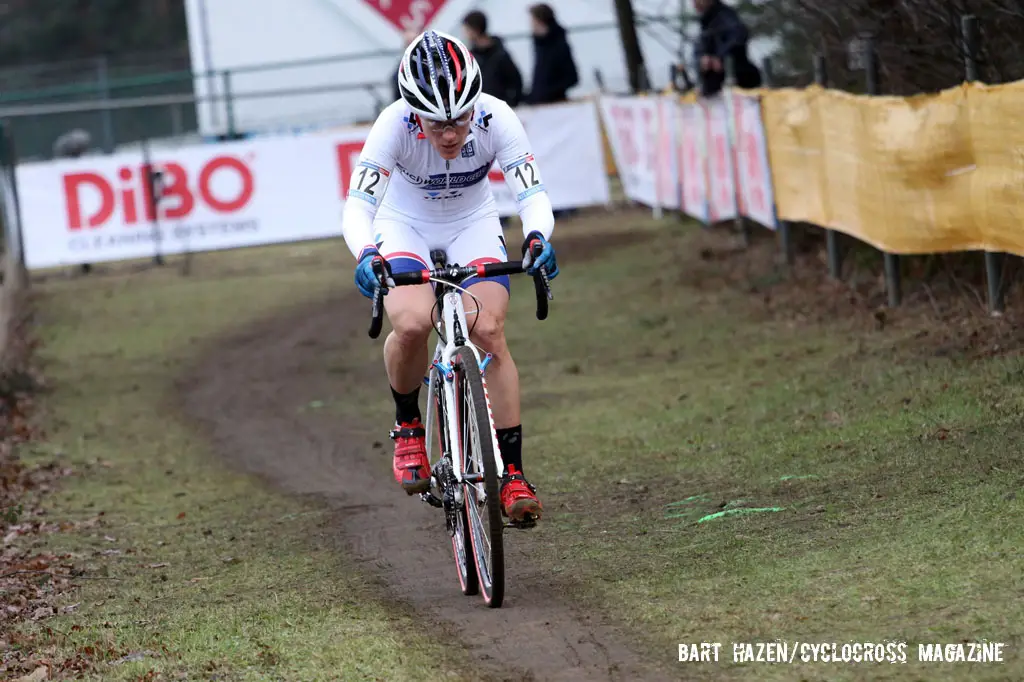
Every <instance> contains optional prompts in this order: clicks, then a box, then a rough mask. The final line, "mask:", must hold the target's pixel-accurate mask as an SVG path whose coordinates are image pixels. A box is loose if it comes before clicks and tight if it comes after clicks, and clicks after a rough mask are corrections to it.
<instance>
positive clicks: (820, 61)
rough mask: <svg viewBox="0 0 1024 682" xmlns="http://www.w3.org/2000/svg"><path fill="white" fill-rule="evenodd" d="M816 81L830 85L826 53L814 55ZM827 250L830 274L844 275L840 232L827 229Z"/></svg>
mask: <svg viewBox="0 0 1024 682" xmlns="http://www.w3.org/2000/svg"><path fill="white" fill-rule="evenodd" d="M814 82H815V83H817V84H818V85H820V86H821V87H823V88H827V87H828V63H827V62H826V61H825V55H823V54H820V53H819V54H815V55H814ZM825 252H826V254H827V255H828V274H829V276H830V277H832V278H833V279H841V278H842V276H843V252H842V251H841V250H840V248H839V233H838V232H836V231H835V230H829V229H826V230H825Z"/></svg>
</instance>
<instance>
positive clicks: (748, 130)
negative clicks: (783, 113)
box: [733, 94, 777, 230]
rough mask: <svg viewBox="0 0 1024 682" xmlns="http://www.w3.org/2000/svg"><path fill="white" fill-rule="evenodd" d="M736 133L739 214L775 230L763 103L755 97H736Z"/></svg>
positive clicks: (736, 95) (773, 198) (773, 196)
mask: <svg viewBox="0 0 1024 682" xmlns="http://www.w3.org/2000/svg"><path fill="white" fill-rule="evenodd" d="M733 116H734V120H735V122H736V123H735V130H736V150H735V151H736V166H737V169H738V171H739V172H738V177H739V181H740V195H739V204H740V213H741V214H742V215H745V216H747V217H748V218H750V219H751V220H754V221H756V222H758V223H760V224H762V225H764V226H765V227H768V228H770V229H773V230H774V229H776V227H777V221H776V218H775V194H774V192H773V190H772V174H771V169H770V168H769V166H768V145H767V144H766V141H765V134H764V121H763V119H762V118H761V102H760V100H758V98H757V97H756V96H753V95H741V94H734V95H733Z"/></svg>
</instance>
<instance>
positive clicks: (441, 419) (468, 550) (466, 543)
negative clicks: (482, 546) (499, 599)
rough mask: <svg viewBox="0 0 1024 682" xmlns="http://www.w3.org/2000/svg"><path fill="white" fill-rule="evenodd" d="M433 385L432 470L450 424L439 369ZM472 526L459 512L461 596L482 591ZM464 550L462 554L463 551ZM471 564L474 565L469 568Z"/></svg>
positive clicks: (456, 538)
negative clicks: (446, 414)
mask: <svg viewBox="0 0 1024 682" xmlns="http://www.w3.org/2000/svg"><path fill="white" fill-rule="evenodd" d="M429 376H430V383H429V384H428V386H429V387H430V388H431V389H433V390H431V391H430V393H429V395H428V396H427V418H426V425H427V456H428V458H430V455H431V454H432V453H431V450H432V449H433V444H435V443H436V444H437V457H436V458H430V459H431V462H430V466H431V468H432V469H433V468H434V467H435V466H436V465H437V463H438V462H440V461H441V457H442V454H443V453H444V443H445V433H444V432H445V429H446V428H447V425H448V420H447V417H446V416H445V411H444V408H443V407H442V403H443V401H444V393H443V391H444V379H443V377H441V375H440V373H438V371H437V369H435V368H431V370H430V375H429ZM438 492H439V493H441V494H442V496H443V494H444V488H443V484H442V483H441V482H440V481H439V482H438ZM468 529H469V524H468V521H467V519H466V510H465V509H460V510H459V511H458V516H457V520H456V532H455V534H453V535H452V536H451V541H452V558H453V559H455V571H456V575H458V577H459V588H460V589H461V590H462V594H464V595H466V596H473V595H475V594H478V593H479V592H480V583H479V581H478V579H477V574H476V562H475V560H474V559H473V558H472V557H473V543H472V540H470V537H469V533H468ZM460 550H461V551H460ZM470 561H473V564H472V565H470Z"/></svg>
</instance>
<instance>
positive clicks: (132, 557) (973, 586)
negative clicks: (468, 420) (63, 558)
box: [40, 214, 1024, 680]
mask: <svg viewBox="0 0 1024 682" xmlns="http://www.w3.org/2000/svg"><path fill="white" fill-rule="evenodd" d="M628 225H632V226H633V229H634V231H635V239H633V240H631V241H630V242H628V244H627V245H625V246H622V247H620V248H618V249H616V251H615V252H614V253H607V254H604V255H603V256H600V257H597V258H595V259H593V260H586V261H584V260H578V261H574V259H573V257H572V255H571V254H568V255H566V257H564V258H563V259H560V265H561V266H562V271H563V274H562V276H561V277H559V278H558V279H557V280H556V281H555V293H556V299H555V301H554V303H553V304H552V309H551V316H550V318H549V319H548V320H547V321H545V322H543V323H539V322H537V321H536V320H535V319H533V311H532V306H533V301H532V295H530V294H529V292H528V287H526V286H521V287H519V288H518V289H517V292H521V293H517V294H516V296H514V298H513V310H512V314H511V320H510V323H509V325H508V327H507V333H508V336H509V340H510V344H511V347H512V351H513V353H514V354H515V357H516V359H517V361H518V364H519V367H520V374H521V377H522V385H523V403H524V424H525V447H526V450H525V452H526V455H525V466H526V469H527V473H528V475H529V476H530V477H531V479H532V480H533V481H534V482H535V483H537V484H538V485H539V487H540V493H541V496H542V500H543V501H544V502H545V504H546V509H547V512H548V513H547V518H546V519H545V521H544V522H543V526H542V527H541V528H538V529H537V530H536V531H532V533H533V534H532V536H531V540H530V541H531V542H533V543H535V545H536V548H537V558H538V561H540V562H543V564H544V565H547V566H549V567H550V570H551V571H552V572H554V573H561V574H564V575H565V577H566V579H567V584H571V585H572V588H571V592H570V593H569V595H568V596H569V597H571V598H573V599H575V600H578V601H579V602H580V603H582V604H584V605H586V606H588V607H590V608H593V609H599V610H601V611H605V612H607V613H609V614H613V617H615V618H618V619H621V620H622V621H624V622H626V623H627V624H628V625H630V626H631V627H632V628H633V629H634V630H635V632H636V633H637V636H638V637H640V638H642V640H643V641H644V643H645V646H646V647H647V648H648V650H649V652H650V655H651V656H653V657H657V658H658V659H660V660H663V661H674V660H675V658H676V652H677V645H678V644H679V643H682V642H691V641H695V642H702V641H707V642H714V641H718V642H723V643H730V642H752V641H766V640H774V639H782V640H786V641H789V642H791V643H792V642H796V641H801V642H832V641H835V642H838V643H839V644H843V643H845V642H847V641H849V640H857V641H870V642H881V641H884V640H902V641H906V642H908V643H909V644H910V646H909V648H908V650H907V655H908V658H909V662H908V663H907V664H904V665H889V664H860V665H851V666H839V665H826V664H820V663H819V664H807V665H801V664H795V665H767V664H751V665H746V666H739V665H731V664H730V663H728V660H729V659H730V658H731V648H730V646H729V644H726V648H725V649H724V650H723V654H724V657H725V659H726V661H725V662H721V663H718V664H683V663H680V664H678V665H679V666H681V669H680V674H681V675H686V676H687V677H688V678H694V679H730V680H732V679H750V680H792V679H807V680H826V679H827V680H853V679H856V680H897V679H898V680H917V679H920V680H961V679H972V680H1007V679H1021V678H1022V677H1024V659H1022V658H1021V656H1020V655H1019V650H1020V647H1021V645H1022V644H1024V600H1022V597H1024V577H1022V576H1024V554H1022V550H1021V547H1022V546H1024V530H1022V528H1024V524H1022V521H1024V500H1022V499H1021V497H1020V496H1019V492H1020V488H1021V483H1022V482H1024V473H1022V466H1021V465H1022V455H1021V453H1020V449H1019V445H1018V444H1019V443H1020V439H1021V435H1022V431H1024V429H1022V427H1021V423H1020V421H1021V420H1020V415H1021V414H1022V409H1024V382H1022V379H1024V361H1022V359H1021V356H1020V355H1019V354H1016V353H1012V352H1006V351H1007V348H1005V347H1004V348H1002V349H1000V351H999V352H998V353H989V354H987V355H986V356H984V357H978V355H979V354H976V353H975V354H972V355H970V356H969V355H968V354H966V353H965V352H962V351H961V350H960V347H959V345H957V344H956V343H953V344H952V345H951V342H950V339H952V340H953V341H954V342H955V341H956V340H957V339H959V338H960V337H961V336H962V335H963V331H962V330H960V329H959V328H958V329H955V330H952V329H949V328H948V326H949V324H950V323H949V322H942V321H938V320H935V319H933V318H932V317H931V316H929V315H928V314H925V312H927V311H925V312H922V311H906V312H900V311H897V312H895V313H890V315H889V319H888V320H887V322H886V324H885V325H884V326H882V325H880V324H879V323H878V318H877V317H876V316H875V315H873V314H872V311H869V310H860V309H857V308H856V307H852V306H850V307H847V308H842V310H843V312H842V313H841V314H835V313H829V312H825V313H822V314H820V315H808V314H806V310H807V308H808V307H810V308H812V309H814V307H815V303H814V299H815V297H827V296H839V294H837V293H836V292H835V291H834V290H831V289H821V290H819V289H818V288H816V287H813V286H809V285H806V283H805V285H806V286H798V285H794V284H791V283H787V282H786V281H784V280H783V279H782V278H779V277H777V276H776V274H775V273H774V271H773V269H772V268H771V267H768V266H766V265H764V264H763V263H754V261H752V260H751V258H750V257H749V256H744V255H733V256H729V257H727V258H726V259H724V260H723V259H719V258H714V257H711V258H709V257H708V255H707V254H708V249H709V248H712V247H714V245H715V240H714V239H712V238H711V237H709V236H708V235H707V234H704V233H701V232H699V231H698V230H696V229H694V228H692V227H689V226H685V225H680V224H678V223H675V222H673V221H665V222H663V223H660V224H655V223H652V222H651V221H649V220H648V219H646V218H643V217H642V216H640V215H637V214H630V216H629V218H628V219H622V218H616V219H614V220H613V221H607V220H606V221H601V222H597V223H593V224H582V225H577V226H575V227H572V226H570V227H568V228H567V229H566V230H565V234H568V233H569V232H570V231H576V232H577V233H590V232H593V233H594V234H593V235H592V239H593V240H595V242H600V241H601V236H600V234H599V233H600V232H601V231H602V230H603V231H607V230H608V229H610V228H611V227H613V226H618V227H625V226H628ZM655 230H656V231H657V232H658V241H657V242H651V241H649V240H646V239H644V238H643V237H644V236H645V235H648V236H649V235H650V233H651V232H652V231H655ZM758 248H761V247H758ZM327 253H331V254H332V256H331V257H330V258H327V257H325V255H324V254H327ZM273 254H274V256H273V259H272V260H271V259H267V258H265V257H263V256H261V252H255V251H254V252H248V253H240V254H220V255H208V256H203V257H202V258H201V259H199V261H198V264H197V265H198V269H197V271H196V273H195V274H194V275H193V276H192V277H190V278H179V277H177V276H175V275H173V274H171V273H166V272H164V273H147V274H140V275H135V276H132V277H106V278H103V279H98V280H96V281H88V282H87V281H85V280H79V281H74V282H72V281H57V280H54V281H51V282H47V283H46V284H44V285H43V286H42V287H40V288H41V290H42V291H43V294H44V296H43V300H42V301H41V313H40V323H41V324H42V333H43V337H44V341H45V344H46V346H45V354H46V359H47V361H48V365H47V367H46V372H47V376H48V378H49V379H50V381H51V382H52V383H53V384H54V386H55V390H54V393H53V394H52V395H50V396H48V397H47V398H46V405H47V408H48V410H49V411H50V413H51V419H52V423H53V426H52V428H51V429H50V430H51V441H50V443H49V444H47V445H46V448H47V449H48V453H43V454H42V455H41V456H46V455H47V454H52V452H53V451H57V450H61V451H63V452H66V453H67V454H68V456H69V457H70V458H71V459H72V460H73V461H75V462H78V463H79V464H81V463H84V462H88V461H94V460H96V459H97V458H99V459H101V460H103V461H104V462H109V466H94V467H92V468H91V469H90V470H89V471H88V473H87V475H85V476H83V477H81V478H79V479H76V480H74V481H73V482H72V483H70V484H68V485H67V486H66V489H65V491H64V492H63V493H61V494H60V495H59V496H58V497H57V498H56V500H55V506H54V509H53V513H54V514H55V515H57V516H62V515H63V516H73V517H76V518H78V517H81V518H84V517H88V516H90V515H92V514H94V513H95V510H97V509H100V508H102V509H103V510H104V511H105V512H106V514H105V515H104V517H103V519H104V526H103V527H102V528H101V529H98V530H94V531H92V532H81V533H78V534H73V535H70V536H68V535H65V536H58V538H59V539H58V541H59V542H61V543H63V545H64V548H65V549H67V550H69V551H72V552H75V553H76V554H77V555H78V556H81V557H85V558H86V561H87V562H93V563H95V564H96V565H97V566H108V567H109V569H108V570H109V576H111V577H116V578H117V579H118V580H117V581H116V582H111V581H104V580H95V581H85V583H86V584H85V586H84V588H83V591H82V594H80V595H77V596H75V600H76V601H80V602H81V606H79V607H78V609H77V610H76V611H75V612H74V613H73V614H71V615H68V616H62V617H60V618H59V619H58V620H57V621H53V622H54V623H55V625H56V627H57V628H59V629H60V630H61V631H63V632H66V633H68V637H67V638H66V639H63V640H61V642H62V643H61V646H62V647H63V649H62V651H65V652H67V651H69V650H70V649H73V648H75V647H81V646H86V645H89V644H90V643H92V642H95V641H97V640H101V641H104V642H110V643H111V646H112V647H113V648H114V649H115V650H116V653H117V655H119V656H120V655H124V654H126V653H129V652H132V651H146V650H152V651H157V652H160V655H159V656H155V657H147V658H144V659H143V660H142V661H139V662H135V663H128V664H125V665H122V666H118V667H116V668H111V670H115V671H116V675H120V677H113V678H110V677H105V678H103V679H133V678H132V676H133V675H134V676H138V675H139V674H140V673H144V672H145V671H146V670H148V669H150V668H154V669H157V670H161V671H168V672H177V671H191V672H196V673H201V672H203V671H206V670H209V669H213V668H208V666H215V667H216V666H219V667H220V668H221V669H224V670H228V671H232V674H234V675H236V676H237V679H277V678H278V677H281V676H283V677H284V679H310V678H313V677H316V675H317V673H318V672H321V671H323V670H325V669H329V668H330V667H332V666H333V667H337V668H339V669H343V670H346V671H351V675H350V676H349V677H346V678H345V679H357V678H358V679H362V678H363V676H364V675H366V674H367V673H368V672H371V671H372V673H373V674H375V675H378V676H379V677H381V678H382V679H389V680H393V679H411V678H412V677H417V678H421V677H424V676H427V675H429V676H437V675H441V674H452V675H457V674H458V672H459V671H462V672H464V671H466V670H467V668H466V667H465V660H464V659H459V658H458V657H457V656H453V655H452V653H451V651H449V652H448V655H447V656H446V657H445V658H444V659H438V658H436V657H434V656H432V653H434V652H433V651H432V650H431V644H430V643H429V640H428V639H426V638H425V636H424V634H423V633H422V632H420V631H418V630H416V628H415V627H413V626H412V624H411V620H410V618H409V614H406V613H402V612H400V611H397V610H396V608H395V607H393V606H389V605H388V604H385V603H383V602H381V601H379V600H378V599H377V598H376V597H375V596H374V595H375V594H376V590H375V586H374V585H373V583H372V582H371V581H369V580H368V579H366V578H363V577H360V575H361V574H360V573H359V571H358V567H355V566H352V565H349V564H346V562H345V560H344V559H343V558H342V557H338V556H337V555H336V554H333V553H331V552H330V551H329V550H328V549H327V546H326V543H319V544H318V543H317V541H316V538H317V537H318V525H317V519H318V514H319V512H320V510H319V508H317V507H316V506H313V505H312V504H311V503H310V504H305V503H301V502H297V501H294V500H290V499H286V498H283V497H280V496H278V495H276V494H274V493H271V492H269V491H266V490H262V489H260V488H259V487H258V486H256V485H255V484H253V483H252V482H251V481H250V480H248V479H244V478H240V477H237V476H234V475H231V474H229V473H227V472H225V471H224V470H223V469H222V468H221V466H220V465H219V464H218V463H217V460H216V458H215V457H214V454H213V453H212V452H211V450H210V448H209V445H208V444H206V443H203V442H200V441H198V439H197V438H196V437H194V436H192V435H191V434H190V431H189V430H188V428H187V425H185V424H183V423H181V422H180V421H179V420H178V419H177V417H176V415H175V414H174V412H173V410H170V409H169V408H168V404H169V402H168V396H169V394H170V393H171V391H172V390H173V381H174V378H175V376H176V374H177V372H178V369H179V367H180V366H181V365H182V363H184V362H186V361H187V360H188V359H189V358H190V357H191V356H192V355H193V354H194V353H196V352H198V350H199V349H201V348H202V346H203V344H202V342H205V341H207V340H209V339H210V338H212V337H213V336H215V335H217V334H220V333H223V332H225V331H226V330H228V329H230V328H234V327H237V326H239V325H242V324H244V323H246V322H247V321H249V320H253V319H255V318H258V317H263V316H266V315H269V314H272V313H273V311H274V310H275V309H282V308H284V307H287V306H288V305H290V304H292V303H294V302H296V301H297V300H304V299H307V298H310V297H315V296H317V295H322V294H325V293H326V292H327V291H329V290H330V289H332V288H333V287H335V286H337V285H338V283H339V282H340V283H341V285H342V286H348V285H349V275H348V274H347V271H343V272H341V274H339V271H340V270H341V269H342V268H344V267H346V266H344V265H339V263H337V262H334V261H337V260H346V259H339V258H336V255H337V253H336V249H334V248H333V247H330V248H328V249H324V248H323V247H322V246H309V247H292V248H289V249H284V250H282V249H278V250H274V251H273ZM331 259H333V260H331ZM748 262H749V263H750V264H748ZM296 266H300V267H296ZM725 272H728V273H729V274H730V276H729V277H725V276H723V273H725ZM282 285H284V286H282ZM752 290H756V292H755V291H752ZM808 301H810V303H808ZM790 304H792V305H790ZM798 304H799V306H800V307H799V308H797V305H798ZM831 309H832V308H829V307H828V306H824V307H822V308H821V310H826V311H828V310H831ZM798 310H799V311H801V312H800V314H797V311H798ZM356 323H357V324H360V325H362V324H364V323H365V320H358V321H356ZM880 327H881V328H880ZM1010 350H1012V349H1010ZM335 353H336V354H335V355H334V356H332V354H330V353H328V354H325V356H324V358H323V362H324V366H325V369H326V368H328V367H330V366H332V365H334V364H336V363H337V362H338V361H339V357H340V356H341V355H342V354H345V361H346V362H379V358H380V348H379V345H375V344H370V343H367V344H366V345H365V346H360V347H359V348H356V349H351V348H345V349H342V348H339V349H337V351H336V352H335ZM309 399H310V401H314V400H316V401H320V402H321V403H323V406H324V409H330V410H337V411H339V412H345V413H346V414H350V415H351V414H357V415H365V416H366V417H367V418H370V417H375V418H379V416H380V414H382V410H383V411H384V412H383V413H386V411H387V409H388V397H387V395H386V393H385V392H384V391H381V390H380V387H379V386H365V387H364V386H354V387H350V388H349V389H348V390H347V393H346V394H345V395H344V396H341V395H339V396H322V395H310V396H309ZM154 458H157V459H159V466H154V465H153V460H154ZM167 472H172V473H167ZM743 510H747V511H746V512H744V511H743ZM750 510H764V511H750ZM182 513H184V516H181V514H182ZM105 536H108V537H109V538H113V539H106V538H105ZM310 538H312V540H310ZM311 544H312V545H313V547H312V548H311V546H310V545H311ZM110 550H119V551H120V553H119V554H114V555H111V556H104V555H102V554H97V553H102V552H104V551H110ZM129 551H131V552H133V553H131V554H129V553H128V552H129ZM164 563H166V564H167V566H159V565H160V564H164ZM157 566H159V567H157ZM98 570H99V569H98ZM339 574H340V575H341V576H343V578H342V579H339V578H338V575H339ZM268 576H270V577H269V578H268ZM267 580H271V581H272V582H273V583H274V584H275V585H277V586H278V587H277V589H276V590H275V591H274V592H273V593H272V598H268V595H267V594H265V593H263V592H262V591H257V588H256V586H257V585H260V584H263V582H265V581H267ZM107 623H114V624H116V625H114V626H111V627H108V626H106V625H105V624H107ZM325 624H326V627H325ZM74 626H78V627H81V628H82V629H81V630H76V631H74V632H72V630H73V628H74ZM397 638H401V641H403V642H405V643H406V646H403V647H402V649H401V654H399V653H398V648H397V645H396V642H397ZM981 639H988V640H992V641H998V642H1005V643H1006V644H1007V646H1006V649H1005V652H1006V658H1007V662H1006V663H1003V664H988V665H974V664H964V663H959V664H928V665H923V664H918V663H916V662H915V661H916V658H917V644H918V643H926V642H943V643H948V642H958V641H961V640H966V641H976V640H981ZM339 640H342V641H344V642H346V646H344V647H339V646H330V645H331V644H332V643H336V642H338V641H339ZM410 642H411V643H413V645H412V646H409V643H410ZM164 645H165V646H166V647H167V652H166V653H163V650H162V649H161V648H160V647H161V646H164ZM327 651H329V652H331V653H330V654H329V657H328V655H327V654H324V653H323V652H327ZM438 660H444V661H445V666H446V668H447V669H438V667H437V663H436V661H438ZM682 666H685V667H682ZM231 679H236V677H232V678H231ZM371 679H372V678H371Z"/></svg>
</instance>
